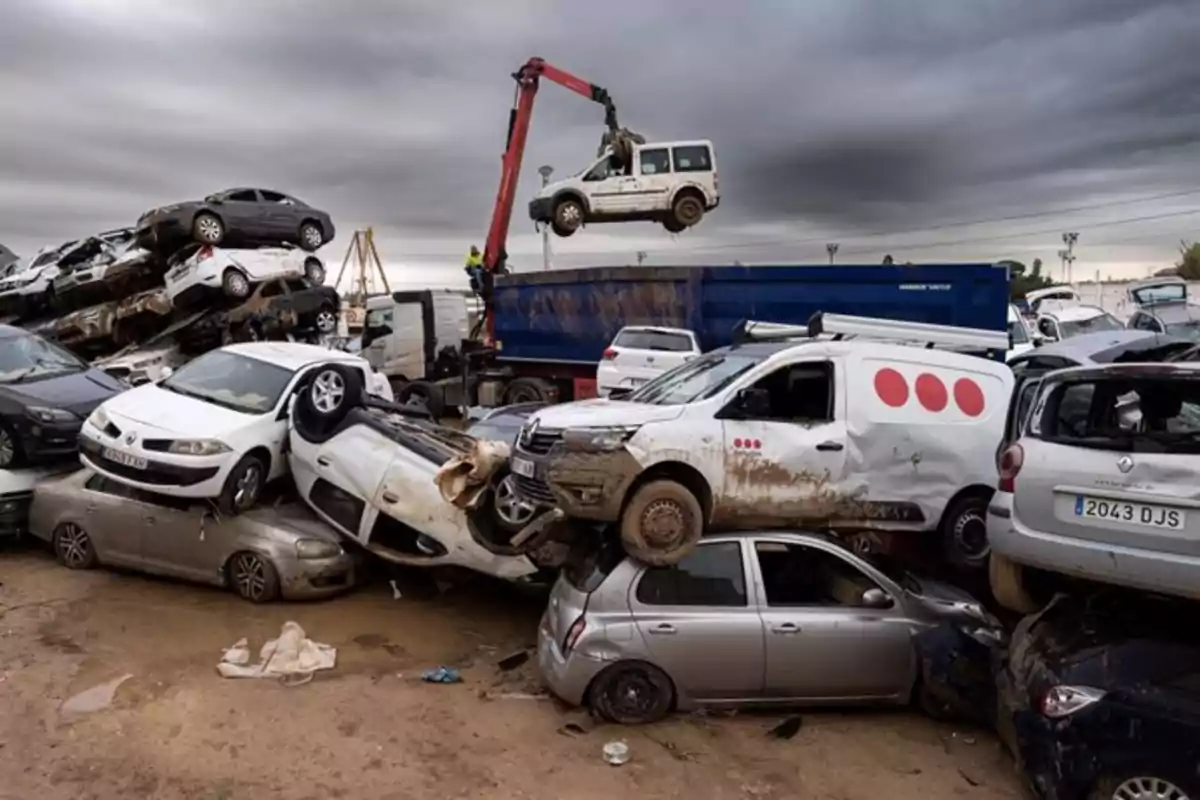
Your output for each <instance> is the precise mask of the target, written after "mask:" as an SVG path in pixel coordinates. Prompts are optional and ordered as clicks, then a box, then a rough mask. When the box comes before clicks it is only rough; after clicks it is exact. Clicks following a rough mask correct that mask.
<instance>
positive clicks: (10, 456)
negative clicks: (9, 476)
mask: <svg viewBox="0 0 1200 800" xmlns="http://www.w3.org/2000/svg"><path fill="white" fill-rule="evenodd" d="M23 463H25V453H24V451H22V450H21V440H20V439H18V438H17V435H16V433H14V432H13V429H12V428H10V427H8V426H7V425H5V424H4V423H3V422H0V469H12V468H14V467H19V466H21V465H22V464H23Z"/></svg>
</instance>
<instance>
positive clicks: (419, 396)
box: [396, 381, 446, 419]
mask: <svg viewBox="0 0 1200 800" xmlns="http://www.w3.org/2000/svg"><path fill="white" fill-rule="evenodd" d="M396 402H397V403H399V404H400V405H402V406H407V405H423V406H425V410H427V411H428V412H429V415H430V416H431V417H433V418H434V419H441V417H442V414H444V413H445V411H446V404H445V403H444V402H443V399H442V393H441V391H439V390H438V387H436V386H434V385H433V384H432V383H428V382H426V381H413V382H412V383H408V384H405V386H404V388H403V389H401V390H400V392H399V394H397V395H396Z"/></svg>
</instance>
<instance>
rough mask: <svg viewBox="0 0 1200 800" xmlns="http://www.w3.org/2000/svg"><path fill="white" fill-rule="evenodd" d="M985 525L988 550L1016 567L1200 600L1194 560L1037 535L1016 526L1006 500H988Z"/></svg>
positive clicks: (1198, 566)
mask: <svg viewBox="0 0 1200 800" xmlns="http://www.w3.org/2000/svg"><path fill="white" fill-rule="evenodd" d="M987 524H988V541H989V543H990V544H991V546H992V549H993V550H994V551H995V552H996V553H999V554H1000V555H1002V556H1004V557H1006V558H1008V559H1010V560H1012V561H1015V562H1017V563H1018V564H1023V565H1026V566H1030V567H1036V568H1038V569H1043V570H1048V571H1051V572H1058V573H1061V574H1064V575H1070V576H1073V577H1076V578H1083V579H1085V580H1093V581H1101V582H1103V583H1111V584H1115V585H1118V586H1125V587H1128V588H1132V589H1141V590H1142V591H1146V592H1155V593H1160V594H1161V593H1166V594H1172V595H1176V596H1180V597H1191V598H1196V599H1200V557H1196V556H1185V555H1180V554H1178V553H1163V552H1160V551H1152V550H1144V549H1140V548H1135V547H1124V546H1121V545H1115V544H1109V543H1106V542H1094V541H1090V540H1086V539H1078V538H1075V537H1072V536H1062V535H1059V534H1055V533H1048V532H1045V531H1037V530H1034V529H1033V528H1029V527H1027V526H1025V525H1023V524H1021V522H1020V520H1018V519H1017V518H1016V514H1015V513H1014V512H1013V509H1012V504H1011V501H1010V500H1007V499H998V498H993V499H992V502H991V504H990V505H989V507H988V517H987Z"/></svg>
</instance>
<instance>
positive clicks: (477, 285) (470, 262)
mask: <svg viewBox="0 0 1200 800" xmlns="http://www.w3.org/2000/svg"><path fill="white" fill-rule="evenodd" d="M463 271H464V272H466V273H467V277H468V278H470V280H471V291H473V292H475V294H479V291H480V289H482V288H483V256H482V255H481V254H480V253H479V248H478V247H476V246H475V245H471V252H469V253H467V262H466V264H464V265H463Z"/></svg>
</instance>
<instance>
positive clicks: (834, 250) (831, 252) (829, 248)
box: [825, 242, 838, 264]
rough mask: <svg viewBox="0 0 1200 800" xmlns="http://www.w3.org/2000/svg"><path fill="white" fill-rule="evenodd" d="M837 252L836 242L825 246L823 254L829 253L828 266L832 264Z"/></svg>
mask: <svg viewBox="0 0 1200 800" xmlns="http://www.w3.org/2000/svg"><path fill="white" fill-rule="evenodd" d="M837 251H838V245H837V242H830V243H829V244H827V245H825V252H826V253H829V263H830V264H832V263H833V257H834V256H836V255H837Z"/></svg>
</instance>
